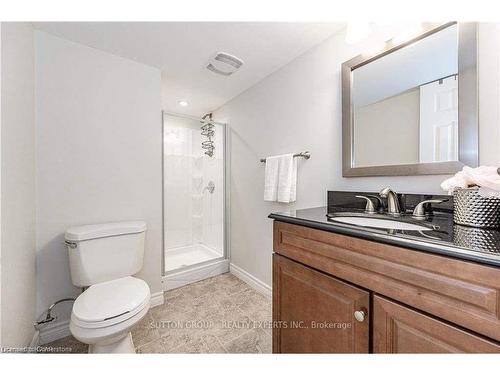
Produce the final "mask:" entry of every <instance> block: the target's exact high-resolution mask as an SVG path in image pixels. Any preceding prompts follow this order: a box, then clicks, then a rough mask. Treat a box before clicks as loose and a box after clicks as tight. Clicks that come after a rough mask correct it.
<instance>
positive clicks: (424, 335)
mask: <svg viewBox="0 0 500 375" xmlns="http://www.w3.org/2000/svg"><path fill="white" fill-rule="evenodd" d="M373 352H374V353H500V345H498V344H496V343H494V342H492V341H489V340H486V339H483V338H482V337H479V336H476V335H474V334H471V333H469V332H467V331H464V330H461V329H459V328H457V327H454V326H452V325H450V324H447V323H444V322H441V321H439V320H437V319H434V318H432V317H430V316H427V315H425V314H422V313H420V312H417V311H415V310H412V309H410V308H407V307H405V306H402V305H400V304H398V303H395V302H392V301H389V300H387V299H385V298H382V297H379V296H374V298H373Z"/></svg>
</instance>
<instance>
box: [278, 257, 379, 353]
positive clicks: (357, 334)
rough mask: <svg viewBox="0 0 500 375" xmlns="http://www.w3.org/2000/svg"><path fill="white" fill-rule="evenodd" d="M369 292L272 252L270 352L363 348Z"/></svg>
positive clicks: (354, 350) (365, 345) (365, 346)
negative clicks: (271, 330)
mask: <svg viewBox="0 0 500 375" xmlns="http://www.w3.org/2000/svg"><path fill="white" fill-rule="evenodd" d="M369 298H370V294H369V293H368V292H367V291H365V290H362V289H360V288H356V287H354V286H352V285H349V284H347V283H344V282H342V281H340V280H338V279H335V278H333V277H331V276H328V275H325V274H323V273H321V272H319V271H315V270H313V269H311V268H309V267H306V266H304V265H302V264H300V263H297V262H294V261H292V260H289V259H287V258H285V257H282V256H280V255H277V254H274V255H273V352H274V353H367V352H368V342H369V338H368V336H369V315H368V314H369ZM361 312H363V313H361ZM355 313H356V317H357V318H358V319H360V320H362V321H358V320H356V319H355V317H354V315H355ZM363 315H364V319H363Z"/></svg>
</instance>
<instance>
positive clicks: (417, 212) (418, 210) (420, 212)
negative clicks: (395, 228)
mask: <svg viewBox="0 0 500 375" xmlns="http://www.w3.org/2000/svg"><path fill="white" fill-rule="evenodd" d="M447 201H448V199H427V200H425V201H422V202H420V203H419V204H417V205H416V206H415V209H414V210H413V217H414V218H417V219H423V218H425V210H424V205H425V204H427V203H436V204H437V203H443V202H447Z"/></svg>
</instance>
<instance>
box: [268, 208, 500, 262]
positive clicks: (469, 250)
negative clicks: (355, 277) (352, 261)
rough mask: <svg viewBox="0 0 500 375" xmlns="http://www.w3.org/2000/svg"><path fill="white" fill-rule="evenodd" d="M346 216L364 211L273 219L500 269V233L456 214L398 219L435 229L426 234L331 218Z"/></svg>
mask: <svg viewBox="0 0 500 375" xmlns="http://www.w3.org/2000/svg"><path fill="white" fill-rule="evenodd" d="M346 212H349V213H354V215H356V214H359V215H363V214H364V210H363V209H360V208H346V207H335V206H333V205H331V204H330V201H329V205H328V207H317V208H309V209H303V210H295V211H289V212H280V213H273V214H271V215H269V217H270V218H271V219H275V220H278V221H283V222H287V223H291V224H298V225H303V226H306V227H310V228H315V229H320V230H325V231H329V232H334V233H339V234H345V235H349V236H353V237H358V238H363V239H367V240H371V241H376V242H381V243H387V244H391V245H397V246H401V247H405V248H410V249H415V250H420V251H425V252H429V253H436V254H442V255H446V256H450V257H454V258H460V259H466V260H471V261H474V262H477V263H484V264H488V265H493V266H497V267H500V231H498V230H494V229H478V228H472V227H466V226H462V225H457V224H454V223H453V214H452V212H446V211H445V212H434V213H433V215H431V216H429V217H427V218H426V219H425V220H422V221H416V220H414V219H413V218H412V217H411V213H405V214H403V216H402V217H401V218H400V219H398V220H402V221H406V222H410V223H418V224H423V225H426V226H428V227H429V228H432V230H426V231H418V230H395V229H380V228H371V227H365V226H358V225H353V224H344V223H340V222H335V221H333V220H331V219H330V218H329V217H327V215H328V214H330V215H332V214H333V215H332V216H334V215H336V214H337V215H338V214H339V213H346Z"/></svg>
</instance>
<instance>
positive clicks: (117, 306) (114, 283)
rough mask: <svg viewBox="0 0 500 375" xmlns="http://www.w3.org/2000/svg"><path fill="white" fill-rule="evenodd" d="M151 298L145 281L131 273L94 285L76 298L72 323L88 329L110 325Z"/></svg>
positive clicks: (126, 317) (146, 305) (134, 312)
mask: <svg viewBox="0 0 500 375" xmlns="http://www.w3.org/2000/svg"><path fill="white" fill-rule="evenodd" d="M150 299H151V294H150V291H149V286H148V284H147V283H146V282H145V281H143V280H141V279H138V278H135V277H132V276H127V277H123V278H120V279H116V280H111V281H106V282H103V283H98V284H94V285H92V286H90V287H89V288H88V289H87V290H86V291H85V292H83V293H82V294H81V295H80V296H79V297H78V298H77V299H76V301H75V303H74V305H73V311H72V313H71V322H72V324H73V325H75V326H78V327H80V328H87V329H96V328H105V327H110V326H113V325H116V324H119V323H122V322H125V321H127V320H129V319H131V318H133V317H134V316H136V315H138V314H140V313H141V312H142V311H143V310H144V309H145V308H146V310H147V309H148V308H149V303H150Z"/></svg>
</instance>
